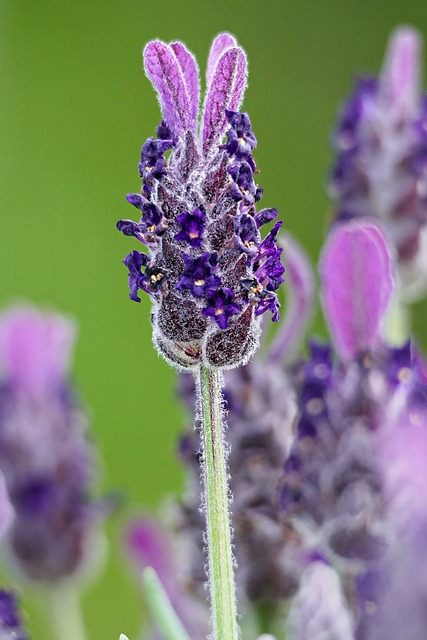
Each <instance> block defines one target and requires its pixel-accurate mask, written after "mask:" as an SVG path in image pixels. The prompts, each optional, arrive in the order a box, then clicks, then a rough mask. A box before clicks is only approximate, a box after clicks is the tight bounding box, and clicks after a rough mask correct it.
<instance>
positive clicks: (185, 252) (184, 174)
mask: <svg viewBox="0 0 427 640" xmlns="http://www.w3.org/2000/svg"><path fill="white" fill-rule="evenodd" d="M144 67H145V72H146V74H147V76H148V78H149V79H150V81H151V82H152V84H153V86H154V88H155V90H156V91H157V94H158V98H159V103H160V107H161V110H162V114H163V121H162V123H161V124H160V125H159V127H158V129H157V138H149V139H148V140H147V141H146V142H145V143H144V145H143V146H142V149H141V159H140V163H139V172H140V175H141V178H142V189H141V192H140V193H137V194H130V195H128V196H127V200H128V202H129V203H130V204H132V205H133V206H134V207H136V208H137V209H138V211H139V213H140V219H139V221H137V222H134V221H132V220H120V221H119V222H118V223H117V228H118V229H119V231H121V232H122V233H123V234H124V235H127V236H133V237H134V238H136V239H137V240H138V241H139V242H140V243H142V245H143V246H144V247H145V249H146V250H145V251H143V252H139V251H136V250H134V251H133V252H132V253H130V254H129V255H128V256H127V257H126V258H125V260H124V263H125V265H126V267H127V268H128V270H129V288H130V298H131V300H134V301H136V302H139V301H140V300H141V298H140V295H139V294H140V292H141V291H143V292H145V293H147V294H148V295H149V296H150V298H151V300H152V303H153V336H154V342H155V344H156V346H157V348H158V349H159V351H160V353H161V354H162V355H163V356H164V357H165V358H166V359H167V360H168V361H169V362H171V363H172V364H174V365H176V366H178V367H181V368H191V367H193V366H195V365H197V364H199V363H201V362H204V363H205V365H207V366H212V367H225V368H232V367H235V366H239V365H241V364H242V363H244V362H246V361H247V360H248V359H249V358H250V357H251V355H252V354H253V352H254V351H255V349H256V346H257V344H258V340H259V333H260V316H261V315H262V314H264V313H265V312H266V311H270V312H271V313H272V319H273V321H277V320H278V319H279V306H280V305H279V301H278V298H277V295H276V290H277V289H278V287H279V286H280V284H281V283H282V282H283V272H284V268H283V266H282V265H281V263H280V254H281V252H282V249H281V248H280V247H278V246H277V244H276V236H277V233H278V231H279V229H280V226H281V222H276V224H275V226H274V228H273V229H272V230H271V231H270V233H269V234H267V236H266V237H265V238H264V240H263V239H262V236H261V233H260V227H261V226H263V225H264V224H266V223H269V222H271V221H273V220H274V219H275V218H276V217H277V211H276V209H271V208H267V209H261V210H259V211H257V203H258V202H259V200H260V199H261V198H262V195H263V190H262V188H261V187H259V186H258V184H257V182H256V174H257V169H256V165H255V160H254V158H253V155H252V152H253V149H254V148H255V146H256V138H255V135H254V133H253V131H252V125H251V121H250V118H249V116H248V114H247V113H241V112H239V111H238V109H239V107H240V104H241V103H242V100H243V95H244V91H245V88H246V83H247V59H246V55H245V52H244V51H243V49H242V48H241V47H239V46H238V44H237V42H236V40H235V39H234V37H233V36H231V35H229V34H227V33H223V34H220V35H219V36H217V38H216V39H215V40H214V42H213V44H212V47H211V51H210V54H209V59H208V67H207V73H206V87H207V88H206V94H205V98H204V101H203V107H202V109H201V111H200V112H199V93H200V87H199V72H198V67H197V63H196V60H195V58H194V56H193V55H192V54H191V53H190V52H189V51H188V50H187V49H186V47H185V46H184V45H183V44H182V43H180V42H172V43H170V44H165V43H163V42H161V41H159V40H155V41H152V42H149V43H148V44H147V46H146V47H145V49H144ZM224 138H226V139H225V142H224ZM166 152H167V153H168V158H166V157H165V153H166Z"/></svg>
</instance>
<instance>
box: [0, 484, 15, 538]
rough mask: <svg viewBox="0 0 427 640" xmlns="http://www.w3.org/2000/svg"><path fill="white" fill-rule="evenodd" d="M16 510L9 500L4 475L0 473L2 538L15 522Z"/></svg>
mask: <svg viewBox="0 0 427 640" xmlns="http://www.w3.org/2000/svg"><path fill="white" fill-rule="evenodd" d="M13 516H14V510H13V507H12V504H11V502H10V499H9V493H8V491H7V487H6V481H5V479H4V475H3V474H2V473H1V471H0V538H2V537H3V536H4V534H5V533H6V531H7V530H8V529H9V526H10V524H11V522H12V520H13Z"/></svg>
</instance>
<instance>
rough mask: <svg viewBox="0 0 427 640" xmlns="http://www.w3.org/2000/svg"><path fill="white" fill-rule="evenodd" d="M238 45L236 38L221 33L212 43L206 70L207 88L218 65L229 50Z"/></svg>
mask: <svg viewBox="0 0 427 640" xmlns="http://www.w3.org/2000/svg"><path fill="white" fill-rule="evenodd" d="M236 45H237V42H236V38H234V36H232V35H231V34H229V33H219V34H218V35H217V37H216V38H215V40H214V41H213V42H212V46H211V50H210V52H209V58H208V68H207V70H206V87H207V89H209V87H210V84H211V82H212V78H213V74H214V71H215V66H216V63H217V62H218V60H219V58H220V57H221V55H222V54H223V53H224V51H227V49H231V48H232V47H235V46H236Z"/></svg>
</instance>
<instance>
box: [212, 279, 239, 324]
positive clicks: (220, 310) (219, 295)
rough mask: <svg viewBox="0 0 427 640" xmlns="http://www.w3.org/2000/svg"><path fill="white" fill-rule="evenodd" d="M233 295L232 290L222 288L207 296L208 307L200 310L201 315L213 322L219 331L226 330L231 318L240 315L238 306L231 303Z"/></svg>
mask: <svg viewBox="0 0 427 640" xmlns="http://www.w3.org/2000/svg"><path fill="white" fill-rule="evenodd" d="M234 299H235V294H234V291H233V289H228V288H227V287H223V288H221V289H218V290H217V291H215V292H214V293H212V294H210V295H208V296H207V303H208V306H207V307H205V308H204V309H203V310H202V313H203V315H205V316H207V317H208V318H212V320H215V322H216V323H217V325H218V326H219V328H220V329H227V327H228V321H229V318H231V316H234V315H235V314H236V313H240V311H241V309H240V307H239V305H238V304H236V303H235V302H233V300H234Z"/></svg>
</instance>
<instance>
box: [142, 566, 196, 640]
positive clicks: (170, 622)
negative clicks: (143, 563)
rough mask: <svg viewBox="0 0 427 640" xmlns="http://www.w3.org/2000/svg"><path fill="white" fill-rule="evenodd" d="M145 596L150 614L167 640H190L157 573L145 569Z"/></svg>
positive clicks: (143, 577) (150, 568)
mask: <svg viewBox="0 0 427 640" xmlns="http://www.w3.org/2000/svg"><path fill="white" fill-rule="evenodd" d="M142 581H143V584H144V589H145V594H146V596H147V601H148V604H149V606H150V609H151V612H152V614H153V616H154V618H155V620H156V622H157V624H158V625H159V628H160V630H161V631H162V633H163V635H164V636H165V638H166V639H167V640H190V636H189V635H188V633H187V632H186V630H185V629H184V627H183V625H182V623H181V620H180V619H179V618H178V616H177V614H176V613H175V609H174V608H173V606H172V604H171V602H170V600H169V598H168V596H167V594H166V592H165V590H164V588H163V585H162V583H161V582H160V580H159V577H158V575H157V573H156V572H155V571H154V569H153V568H152V567H147V568H146V569H144V571H143V573H142Z"/></svg>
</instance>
